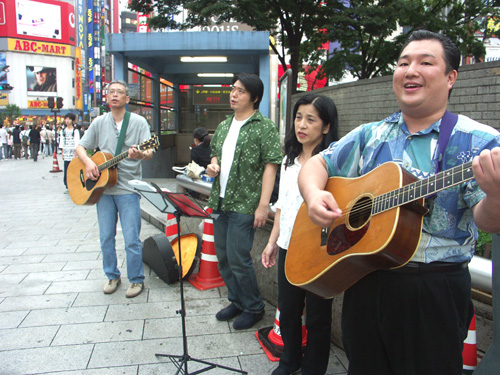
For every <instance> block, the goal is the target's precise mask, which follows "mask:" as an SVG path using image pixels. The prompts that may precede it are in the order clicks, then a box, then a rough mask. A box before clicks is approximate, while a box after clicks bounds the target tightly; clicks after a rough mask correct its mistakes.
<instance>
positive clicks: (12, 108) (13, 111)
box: [3, 104, 21, 124]
mask: <svg viewBox="0 0 500 375" xmlns="http://www.w3.org/2000/svg"><path fill="white" fill-rule="evenodd" d="M3 115H4V116H5V117H6V118H8V119H9V123H10V124H12V123H13V122H14V120H15V119H16V118H18V117H20V116H21V109H20V108H19V107H18V106H17V105H15V104H7V105H6V106H5V109H4V110H3Z"/></svg>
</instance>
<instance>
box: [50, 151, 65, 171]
mask: <svg viewBox="0 0 500 375" xmlns="http://www.w3.org/2000/svg"><path fill="white" fill-rule="evenodd" d="M49 172H50V173H53V172H62V170H60V169H59V163H58V162H57V154H56V152H55V151H54V161H53V162H52V170H51V171H49Z"/></svg>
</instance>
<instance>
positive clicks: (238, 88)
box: [231, 86, 247, 95]
mask: <svg viewBox="0 0 500 375" xmlns="http://www.w3.org/2000/svg"><path fill="white" fill-rule="evenodd" d="M235 91H237V92H238V94H242V95H243V94H246V92H247V91H246V90H245V89H242V88H241V87H236V86H232V87H231V92H232V93H233V92H235Z"/></svg>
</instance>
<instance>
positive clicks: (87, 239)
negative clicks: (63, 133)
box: [0, 155, 347, 375]
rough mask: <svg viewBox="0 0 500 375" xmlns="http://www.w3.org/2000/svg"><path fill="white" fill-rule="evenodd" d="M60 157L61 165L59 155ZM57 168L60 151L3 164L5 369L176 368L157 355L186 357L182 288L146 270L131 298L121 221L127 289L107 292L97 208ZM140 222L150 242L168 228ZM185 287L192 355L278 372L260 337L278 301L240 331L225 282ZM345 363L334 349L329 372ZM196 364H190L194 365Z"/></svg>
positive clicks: (1, 356) (96, 372) (0, 362)
mask: <svg viewBox="0 0 500 375" xmlns="http://www.w3.org/2000/svg"><path fill="white" fill-rule="evenodd" d="M58 162H59V167H60V168H62V164H63V163H62V159H61V156H60V155H58ZM51 170H53V158H52V157H49V158H45V159H42V158H41V157H40V158H39V159H38V162H33V160H31V159H29V160H24V159H22V160H13V159H11V160H8V161H1V162H0V208H1V210H0V213H1V214H0V374H1V375H7V374H8V375H17V374H82V375H115V374H116V375H118V374H124V375H132V374H134V375H138V374H139V375H146V374H147V375H149V374H151V375H152V374H175V373H176V371H177V369H176V368H175V366H174V365H173V364H172V363H171V362H170V361H169V360H168V358H157V357H156V356H155V353H167V354H176V355H181V354H182V348H183V345H182V335H181V319H180V316H179V315H177V314H176V311H177V310H178V309H179V308H180V297H179V296H180V292H179V284H178V283H174V284H172V285H167V284H166V283H164V282H163V281H162V280H160V279H159V278H158V277H156V275H155V274H154V272H152V271H151V270H150V269H149V267H147V266H145V273H146V280H145V284H146V289H145V290H144V292H143V293H142V294H141V295H140V296H138V297H136V298H133V299H127V298H125V291H126V289H127V287H128V285H129V283H128V280H127V278H126V267H125V264H124V260H125V254H124V251H123V250H122V249H123V238H122V236H121V228H120V227H118V235H117V248H118V249H119V251H118V257H119V263H120V270H121V271H122V285H121V286H120V288H119V289H118V291H117V292H116V293H115V294H112V295H104V294H103V292H102V288H103V285H104V283H105V281H106V278H105V276H104V274H103V271H102V263H101V255H100V250H99V236H98V227H97V219H96V213H95V207H94V206H76V205H74V204H73V203H72V201H71V199H70V197H69V195H68V194H64V190H65V189H64V186H63V183H62V179H63V173H50V171H51ZM144 209H148V208H147V207H145V208H144ZM142 224H143V226H142V232H141V239H142V240H145V239H146V238H148V237H150V236H153V235H156V234H158V233H160V230H159V229H157V228H156V227H155V226H153V225H152V224H150V223H149V222H146V221H145V220H143V222H142ZM184 286H185V300H186V312H187V317H186V321H187V324H186V327H187V334H188V347H189V354H190V355H191V356H192V357H193V358H197V359H203V360H207V361H210V362H215V363H219V364H221V365H224V366H228V367H232V368H237V369H243V370H245V371H247V372H248V373H249V374H253V375H260V374H270V372H271V371H272V370H273V369H274V368H275V367H276V365H277V363H275V362H270V361H269V360H268V359H267V357H266V355H265V354H264V352H263V350H262V348H261V347H260V345H259V343H258V342H257V340H256V339H255V335H254V334H255V332H256V330H257V329H259V328H261V327H266V326H271V325H272V324H273V322H274V314H275V307H274V306H271V305H269V304H267V305H266V315H265V318H264V319H263V320H262V321H261V322H260V323H259V324H258V325H256V326H255V327H254V328H252V329H250V330H247V331H234V330H233V328H232V325H231V324H230V323H227V322H218V321H217V320H216V319H215V313H216V312H217V311H218V310H219V309H220V308H222V307H225V306H226V304H227V299H226V295H227V293H226V289H225V287H223V288H217V289H212V290H207V291H198V290H197V289H195V288H194V287H193V286H192V285H191V284H189V283H187V282H186V283H184ZM345 363H347V361H346V359H345V355H344V353H343V352H342V351H341V350H340V349H338V348H336V347H333V346H332V353H331V356H330V366H329V370H328V374H346V370H345ZM198 368H200V365H198V364H196V363H195V362H189V371H195V369H198ZM206 373H207V374H213V375H219V374H221V375H222V374H231V373H235V372H231V371H227V370H223V369H213V370H209V371H207V372H206Z"/></svg>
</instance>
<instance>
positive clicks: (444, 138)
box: [425, 111, 458, 214]
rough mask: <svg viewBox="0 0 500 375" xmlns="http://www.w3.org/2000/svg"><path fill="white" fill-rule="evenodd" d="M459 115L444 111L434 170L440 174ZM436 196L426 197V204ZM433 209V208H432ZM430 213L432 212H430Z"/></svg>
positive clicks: (428, 204)
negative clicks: (445, 151)
mask: <svg viewBox="0 0 500 375" xmlns="http://www.w3.org/2000/svg"><path fill="white" fill-rule="evenodd" d="M457 121H458V115H456V114H455V113H451V112H450V111H446V112H445V113H444V116H443V118H442V119H441V125H440V127H439V139H438V159H437V161H436V162H435V163H434V172H435V174H438V173H439V172H440V171H441V170H443V166H442V163H443V162H444V161H443V159H444V150H446V147H447V146H448V141H449V140H450V135H451V132H452V131H453V128H454V127H455V125H456V124H457ZM435 197H436V193H434V194H432V195H429V196H427V197H426V198H425V205H426V206H427V207H428V208H429V207H430V204H431V203H432V201H433V200H434V198H435ZM430 211H432V208H431V209H430ZM429 214H430V212H429Z"/></svg>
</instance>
